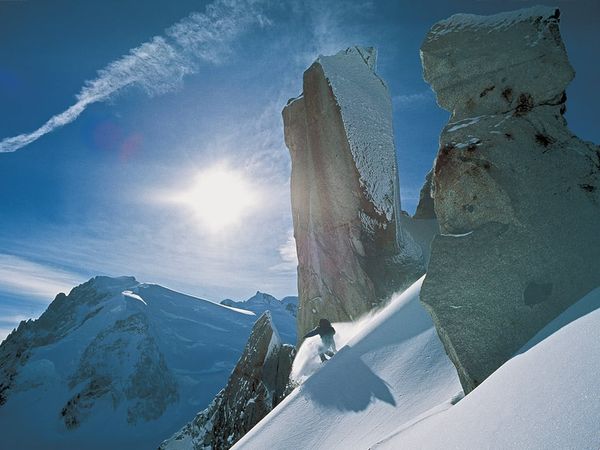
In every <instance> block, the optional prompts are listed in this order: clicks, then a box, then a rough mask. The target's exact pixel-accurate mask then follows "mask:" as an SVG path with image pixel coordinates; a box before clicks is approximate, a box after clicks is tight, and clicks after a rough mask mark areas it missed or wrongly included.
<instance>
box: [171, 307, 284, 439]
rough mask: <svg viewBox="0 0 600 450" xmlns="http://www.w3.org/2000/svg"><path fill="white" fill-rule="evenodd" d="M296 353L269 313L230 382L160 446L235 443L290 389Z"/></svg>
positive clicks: (262, 317) (253, 331)
mask: <svg viewBox="0 0 600 450" xmlns="http://www.w3.org/2000/svg"><path fill="white" fill-rule="evenodd" d="M294 356H295V350H294V347H293V346H291V345H287V344H282V343H281V340H280V338H279V335H278V333H277V330H276V329H275V327H274V325H273V321H272V319H271V315H270V313H269V312H266V313H264V314H263V315H262V316H261V317H260V318H259V319H258V321H257V322H256V324H255V325H254V328H253V329H252V334H251V335H250V338H249V339H248V343H247V344H246V348H245V349H244V353H243V354H242V357H241V358H240V360H239V361H238V363H237V365H236V366H235V369H234V370H233V373H232V374H231V376H230V377H229V382H228V383H227V386H226V387H225V388H224V389H223V390H222V391H221V392H219V394H218V395H217V396H216V397H215V399H214V401H213V402H212V403H211V404H210V406H209V407H208V408H207V409H206V410H204V411H202V412H200V413H199V414H198V415H197V416H196V417H195V418H194V420H192V421H191V422H190V423H188V424H187V425H185V426H184V427H183V428H182V429H181V430H180V431H179V432H177V433H176V434H175V435H173V436H172V437H171V438H170V439H168V440H166V441H165V442H163V443H162V445H161V446H160V449H162V450H168V449H183V448H186V449H194V450H204V449H212V450H221V449H228V448H230V447H232V446H233V445H234V444H235V443H236V442H237V441H238V440H239V439H240V438H241V437H242V436H244V434H246V433H247V432H248V431H250V429H251V428H252V427H253V426H254V425H256V424H257V423H258V422H259V421H260V420H261V419H262V418H263V417H264V416H266V415H267V414H268V413H269V412H270V411H271V410H272V409H273V408H274V407H275V406H276V405H277V404H279V403H280V402H281V400H283V398H284V397H285V396H286V395H287V393H288V392H287V389H288V379H289V375H290V372H291V370H292V362H293V359H294Z"/></svg>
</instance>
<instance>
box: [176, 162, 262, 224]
mask: <svg viewBox="0 0 600 450" xmlns="http://www.w3.org/2000/svg"><path fill="white" fill-rule="evenodd" d="M172 200H174V201H175V202H176V203H178V204H181V205H183V206H184V207H186V208H189V209H190V211H191V212H193V214H194V216H195V217H196V218H197V219H198V221H199V222H200V223H201V224H202V226H203V227H204V228H205V229H207V230H208V231H211V232H219V231H222V230H224V229H227V228H230V227H232V226H234V225H236V224H239V223H241V220H242V219H243V218H244V217H245V216H247V215H248V214H249V213H250V212H251V211H252V210H253V209H254V208H255V207H257V206H258V203H259V201H258V200H259V193H258V190H257V188H256V187H255V186H254V185H253V184H252V183H251V182H250V181H249V180H248V179H247V178H246V176H244V174H243V173H242V172H240V171H237V170H234V169H231V168H229V167H227V166H225V165H218V166H214V167H212V168H209V169H206V170H203V171H201V172H200V173H198V174H197V176H196V177H195V179H194V181H193V182H192V183H191V184H190V185H189V186H188V187H186V188H184V189H183V190H182V191H180V192H179V193H177V194H175V195H174V196H173V197H172Z"/></svg>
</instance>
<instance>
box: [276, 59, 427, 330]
mask: <svg viewBox="0 0 600 450" xmlns="http://www.w3.org/2000/svg"><path fill="white" fill-rule="evenodd" d="M375 61H376V52H375V50H374V49H372V48H367V49H365V48H358V47H353V48H349V49H347V50H345V51H342V52H340V53H338V54H337V55H334V56H321V57H319V58H318V59H317V60H316V61H315V63H314V64H313V65H312V66H310V68H308V70H307V71H306V72H305V73H304V80H303V93H302V95H301V96H300V97H298V98H296V99H292V100H290V101H289V102H288V104H287V106H286V107H285V108H284V110H283V121H284V126H285V129H284V132H285V141H286V145H287V146H288V148H289V150H290V154H291V157H292V178H291V190H292V214H293V220H294V235H295V238H296V247H297V252H298V261H299V266H298V288H299V289H298V290H299V297H300V300H299V309H298V335H299V336H302V335H303V334H304V333H305V332H306V331H307V330H308V329H310V328H312V327H314V326H315V325H316V323H317V322H318V319H319V318H320V317H326V318H328V319H329V320H330V321H332V322H335V321H348V320H353V319H355V318H357V317H359V316H360V315H362V314H363V313H365V312H367V311H369V310H370V309H371V308H373V306H375V305H377V304H379V303H381V302H382V301H383V300H385V299H386V298H387V297H388V296H389V295H390V294H391V293H392V292H394V291H396V290H398V289H401V288H403V287H405V286H408V285H409V284H410V283H412V282H413V281H414V280H416V279H417V278H418V277H419V276H420V275H421V274H422V273H423V272H424V264H423V258H422V254H421V248H420V247H419V246H418V245H416V244H415V243H414V242H413V241H412V239H411V238H410V237H409V236H408V235H407V234H406V233H405V232H404V231H403V230H402V229H401V227H400V225H399V223H398V220H397V218H398V215H399V211H400V202H399V192H398V182H397V175H396V158H395V148H394V138H393V130H392V108H391V101H390V96H389V93H388V90H387V87H386V85H385V83H384V82H383V80H381V78H380V77H379V76H378V75H377V74H376V73H375Z"/></svg>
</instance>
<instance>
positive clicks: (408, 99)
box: [392, 90, 434, 108]
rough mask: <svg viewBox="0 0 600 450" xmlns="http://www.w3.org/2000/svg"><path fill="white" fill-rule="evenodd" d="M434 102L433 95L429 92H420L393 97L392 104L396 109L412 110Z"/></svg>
mask: <svg viewBox="0 0 600 450" xmlns="http://www.w3.org/2000/svg"><path fill="white" fill-rule="evenodd" d="M433 101H434V95H433V92H432V91H431V90H425V91H421V92H413V93H410V94H399V95H394V97H393V98H392V102H393V103H394V105H395V106H397V107H402V108H407V107H408V108H414V107H418V106H421V105H426V104H428V103H431V102H433Z"/></svg>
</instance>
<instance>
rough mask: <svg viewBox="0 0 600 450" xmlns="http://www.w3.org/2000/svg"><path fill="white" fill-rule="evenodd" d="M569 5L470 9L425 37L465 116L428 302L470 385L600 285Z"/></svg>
mask: <svg viewBox="0 0 600 450" xmlns="http://www.w3.org/2000/svg"><path fill="white" fill-rule="evenodd" d="M559 15H560V13H559V11H558V9H556V8H548V7H534V8H528V9H523V10H519V11H515V12H509V13H502V14H497V15H493V16H475V15H469V14H458V15H455V16H452V17H450V18H449V19H446V20H443V21H441V22H438V23H437V24H435V25H434V26H433V27H432V29H431V31H430V32H429V34H428V35H427V36H426V38H425V41H424V43H423V45H422V47H421V58H422V63H423V69H424V76H425V79H426V81H427V82H429V83H430V84H431V86H432V88H433V89H434V90H435V92H436V94H437V100H438V103H439V104H440V106H442V107H443V108H445V109H447V110H448V111H450V112H451V113H452V116H451V118H450V121H449V123H448V124H447V125H446V126H445V127H444V129H443V131H442V133H441V136H440V149H439V152H438V155H437V158H436V161H435V165H434V172H433V177H432V196H433V201H434V209H435V214H436V216H437V218H438V220H439V225H440V231H441V235H439V236H436V237H435V238H434V241H433V243H432V249H431V259H430V261H429V268H428V273H427V277H426V279H425V282H424V284H423V289H422V291H421V300H422V302H423V303H424V304H425V306H426V307H427V309H428V310H429V311H430V313H431V314H432V316H433V319H434V322H435V325H436V328H437V330H438V333H439V335H440V337H441V339H442V341H443V343H444V345H445V347H446V351H447V352H448V354H449V355H450V357H451V359H452V361H453V363H454V364H455V366H456V368H457V370H458V373H459V376H460V379H461V383H462V385H463V388H464V389H465V392H469V391H471V390H472V389H474V388H475V387H476V386H477V385H478V384H479V383H481V382H482V381H483V380H484V379H485V378H486V377H487V376H489V375H490V374H491V373H492V372H493V371H495V370H496V369H497V368H498V367H499V366H500V365H502V364H503V363H504V362H505V361H507V360H508V359H510V358H511V357H512V356H513V355H514V354H515V352H517V351H518V350H519V349H520V348H521V347H522V346H523V345H524V344H525V343H526V342H527V341H528V340H529V339H530V338H531V337H532V336H533V335H534V334H535V333H536V332H537V331H538V330H540V329H541V328H542V327H543V326H544V325H546V324H547V323H548V322H550V321H551V320H552V319H553V318H555V317H556V316H557V315H558V314H560V313H561V312H562V311H563V310H565V309H566V308H567V307H568V306H570V305H571V304H572V303H574V302H575V301H577V300H578V299H580V298H581V297H582V296H583V295H584V294H586V293H587V292H589V291H590V290H592V289H593V288H595V287H596V286H598V285H599V284H600V233H598V226H599V224H600V148H599V147H598V146H597V145H594V144H592V143H589V142H584V141H582V140H580V139H579V138H577V137H576V136H574V135H573V134H572V133H571V132H570V131H569V129H568V128H567V124H566V121H565V119H564V117H563V113H564V111H565V102H566V95H565V89H566V87H567V85H568V83H569V82H570V81H571V80H572V78H573V76H574V72H573V69H572V67H571V65H570V64H569V62H568V59H567V54H566V51H565V47H564V45H563V42H562V40H561V37H560V32H559Z"/></svg>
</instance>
